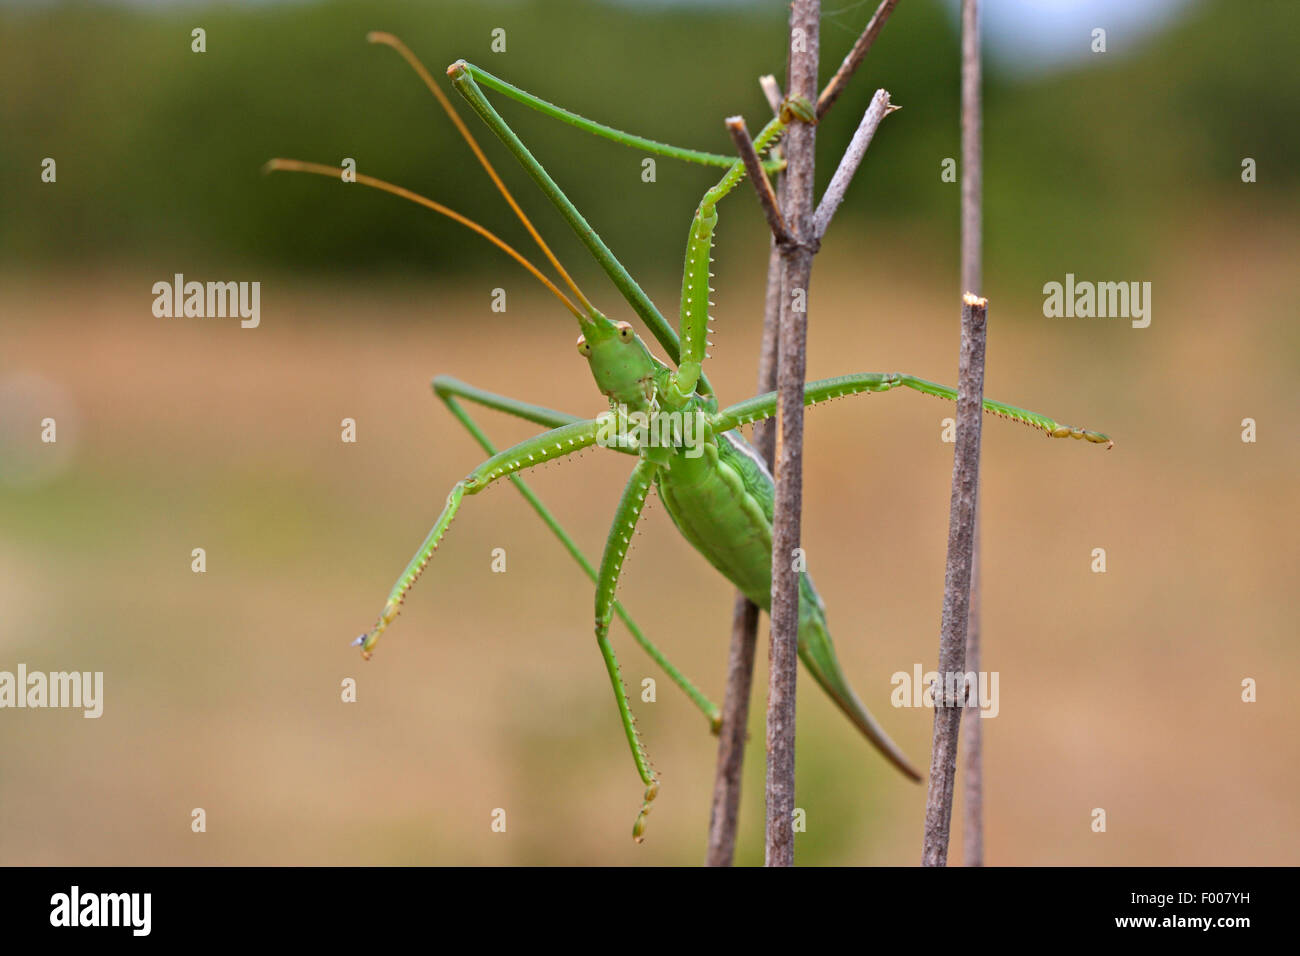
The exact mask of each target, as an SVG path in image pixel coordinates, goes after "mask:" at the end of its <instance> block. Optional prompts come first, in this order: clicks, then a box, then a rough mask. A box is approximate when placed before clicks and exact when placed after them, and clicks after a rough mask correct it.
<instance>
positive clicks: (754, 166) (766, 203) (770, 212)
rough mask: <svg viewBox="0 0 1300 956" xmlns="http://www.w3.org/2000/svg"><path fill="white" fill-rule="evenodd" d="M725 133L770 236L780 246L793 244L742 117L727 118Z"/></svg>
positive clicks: (792, 238)
mask: <svg viewBox="0 0 1300 956" xmlns="http://www.w3.org/2000/svg"><path fill="white" fill-rule="evenodd" d="M727 132H728V133H730V134H731V139H732V142H734V143H735V144H736V151H737V152H738V153H739V154H740V159H741V162H743V163H744V164H745V172H747V173H749V181H750V182H751V183H753V184H754V191H755V192H756V193H758V203H759V205H760V206H762V207H763V215H764V216H766V217H767V224H768V226H769V227H770V228H771V230H772V235H773V236H775V237H776V241H777V242H778V243H779V244H781V245H787V244H789V243H791V242H793V241H794V236H792V235H791V234H790V229H789V228H788V227H787V226H786V224H785V218H784V217H783V216H782V215H781V210H780V209H778V208H777V206H776V194H775V193H774V192H772V184H771V183H770V182H768V179H767V174H766V173H764V172H763V164H762V163H761V161H760V160H759V158H758V153H757V152H756V151H755V149H754V141H753V140H752V139H750V138H749V130H748V129H747V128H746V127H745V118H744V117H743V116H730V117H728V118H727Z"/></svg>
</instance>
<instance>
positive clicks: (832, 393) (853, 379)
mask: <svg viewBox="0 0 1300 956" xmlns="http://www.w3.org/2000/svg"><path fill="white" fill-rule="evenodd" d="M899 386H903V387H905V388H910V389H914V390H915V391H918V392H923V393H925V394H926V395H934V396H935V397H937V398H946V399H947V400H948V401H950V402H955V401H956V400H957V392H956V391H955V390H954V389H951V388H949V387H948V386H947V385H939V384H937V383H935V382H930V381H926V380H925V379H923V378H917V377H916V376H914V375H904V374H902V373H900V372H862V373H859V374H857V375H838V376H836V377H835V378H823V379H820V380H818V381H816V382H808V383H806V384H805V385H804V393H803V403H804V404H805V405H816V404H817V403H818V402H825V401H830V400H831V399H832V398H843V397H844V396H846V395H861V394H864V393H870V392H887V391H889V390H890V389H893V388H898V387H899ZM984 411H985V413H987V414H989V415H997V416H998V417H1000V418H1009V419H1011V420H1012V421H1016V422H1020V423H1021V424H1022V425H1028V426H1029V427H1031V428H1037V429H1039V430H1041V431H1042V432H1043V433H1044V434H1046V435H1047V436H1048V437H1049V438H1078V439H1081V440H1084V441H1090V442H1096V443H1097V444H1105V446H1106V447H1107V448H1111V447H1113V446H1114V444H1115V442H1114V441H1113V440H1112V439H1111V438H1110V436H1108V435H1103V434H1102V433H1101V432H1094V431H1089V430H1088V429H1086V428H1076V427H1074V426H1072V425H1062V424H1061V423H1060V422H1058V421H1056V420H1055V419H1052V418H1048V417H1047V416H1046V415H1040V414H1038V412H1031V411H1028V410H1026V409H1023V408H1017V407H1016V406H1014V405H1007V404H1004V403H1003V402H995V401H993V400H992V399H987V398H986V399H985V400H984ZM775 414H776V392H767V393H766V394H763V395H756V396H755V397H754V398H747V399H745V400H744V401H743V402H737V403H736V404H735V405H732V406H731V407H730V408H724V409H723V410H722V411H720V412H718V413H717V414H716V415H714V416H713V418H712V420H711V422H710V424H711V425H712V426H713V430H714V431H715V432H724V431H728V430H729V429H732V428H737V427H739V426H740V425H748V424H749V423H750V422H756V421H761V420H762V419H764V418H771V417H772V416H773V415H775Z"/></svg>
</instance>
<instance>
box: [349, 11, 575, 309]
mask: <svg viewBox="0 0 1300 956" xmlns="http://www.w3.org/2000/svg"><path fill="white" fill-rule="evenodd" d="M366 39H367V40H368V41H370V42H371V43H383V44H385V45H386V46H391V47H392V48H393V49H394V50H396V51H397V52H398V53H400V54H401V55H402V59H404V60H406V62H407V63H409V64H410V65H411V69H413V70H415V72H416V73H417V74H418V75H419V77H420V79H421V80H423V81H424V85H425V86H427V87H428V88H429V92H430V93H432V94H433V95H434V96H435V97H437V99H438V103H439V104H441V106H442V108H443V111H444V112H445V113H446V114H447V116H448V117H450V118H451V121H452V122H453V123H455V124H456V129H457V131H458V132H459V133H460V135H461V137H462V138H463V139H464V140H465V142H466V143H468V144H469V148H470V149H471V150H473V152H474V155H475V156H476V157H477V158H478V161H479V163H480V164H481V165H482V167H483V168H484V169H485V170H487V174H488V176H489V177H490V178H491V180H492V184H493V185H494V186H496V188H497V191H498V192H500V193H501V195H502V196H504V197H505V200H506V202H507V203H509V204H510V208H511V209H513V210H514V213H515V215H516V216H518V217H519V221H520V222H522V223H523V224H524V228H525V229H527V230H528V234H529V235H530V236H532V237H533V241H534V242H536V243H537V245H538V247H539V248H540V249H541V250H542V254H543V255H545V256H546V258H547V259H549V260H550V263H551V265H553V266H555V271H556V272H558V273H559V274H560V277H561V278H562V279H564V282H565V284H566V285H567V286H568V287H569V288H570V289H572V290H573V294H574V296H575V297H576V298H577V300H578V301H579V302H580V303H581V304H582V307H583V308H585V309H586V310H587V311H588V312H594V311H595V309H594V308H593V307H592V305H591V302H590V301H589V300H588V299H587V297H586V296H585V295H583V294H582V290H581V289H579V288H578V284H577V283H576V282H574V281H573V278H572V277H571V276H570V275H569V273H568V271H567V270H566V269H565V268H564V266H562V265H560V260H559V259H558V258H556V256H555V253H554V252H552V251H551V247H550V246H548V245H547V244H546V240H544V239H543V238H542V236H541V233H539V232H538V231H537V229H536V228H535V227H534V226H533V223H532V221H531V220H530V219H529V218H528V216H527V215H526V214H525V213H524V211H523V209H521V208H520V206H519V203H517V202H515V197H514V196H512V195H511V194H510V190H509V189H507V188H506V184H505V183H503V182H502V181H501V177H500V176H498V175H497V171H496V170H495V169H494V168H493V166H492V163H491V161H489V160H488V158H487V156H485V155H484V153H483V150H482V149H481V148H479V145H478V140H476V139H475V138H474V134H473V133H471V132H470V131H469V127H467V126H466V125H465V121H464V120H462V119H461V118H460V114H459V113H457V112H456V108H455V107H454V106H452V105H451V101H450V100H448V99H447V94H445V93H444V92H443V91H442V90H441V89H439V88H438V84H437V83H435V82H434V81H433V77H432V76H430V75H429V71H428V70H426V69H425V68H424V64H423V63H421V62H420V61H419V59H418V58H417V57H416V56H415V54H414V53H412V52H411V51H410V50H409V49H408V48H407V46H406V44H405V43H403V42H402V41H401V40H399V39H398V38H397V37H395V36H393V35H392V34H391V33H384V32H382V31H378V30H376V31H373V32H371V33H367V34H366Z"/></svg>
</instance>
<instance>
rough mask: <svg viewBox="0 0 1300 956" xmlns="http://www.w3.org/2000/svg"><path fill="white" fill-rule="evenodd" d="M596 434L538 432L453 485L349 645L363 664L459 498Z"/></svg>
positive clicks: (591, 429) (592, 426)
mask: <svg viewBox="0 0 1300 956" xmlns="http://www.w3.org/2000/svg"><path fill="white" fill-rule="evenodd" d="M598 431H599V423H598V422H597V420H596V419H588V420H586V421H578V422H573V423H572V424H569V425H562V426H560V427H559V428H552V429H551V430H550V431H548V432H542V434H540V435H535V436H533V437H532V438H529V439H526V440H524V441H522V442H520V443H519V444H518V445H515V446H514V447H512V448H507V449H506V450H505V451H503V452H498V453H497V454H495V455H493V456H492V457H491V458H489V459H488V460H487V461H485V462H483V464H481V465H479V466H478V467H477V468H475V469H474V470H473V471H471V472H470V473H469V474H468V475H466V476H465V477H464V478H463V479H461V480H460V481H458V482H456V484H455V486H454V487H453V488H452V489H451V493H450V494H449V495H447V504H446V505H445V506H444V507H443V509H442V514H440V515H439V516H438V520H437V521H436V522H434V525H433V529H432V530H431V531H430V532H429V534H428V536H427V537H425V539H424V543H423V544H421V545H420V550H418V551H416V552H415V556H414V557H413V558H411V561H410V563H409V564H407V566H406V570H405V571H403V572H402V575H401V577H399V578H398V579H397V583H396V584H394V585H393V590H392V591H391V592H390V593H389V595H388V601H387V602H386V603H385V604H384V609H383V610H382V611H381V612H380V613H379V620H378V621H376V622H375V626H374V627H372V628H371V629H370V630H369V631H368V632H367V633H365V634H362V635H361V636H360V637H358V638H357V639H356V640H355V641H354V642H353V643H354V644H358V645H360V647H361V656H362V657H364V658H366V659H367V660H369V659H370V655H371V654H372V653H374V649H375V644H377V643H378V642H379V638H380V636H381V635H382V634H383V633H384V631H385V630H386V629H387V628H388V625H389V624H391V623H392V622H393V618H395V617H397V614H398V612H399V611H401V609H402V602H403V601H405V600H406V592H407V591H409V590H411V586H412V585H414V584H415V582H416V580H417V579H418V578H419V577H420V574H421V573H422V572H423V571H424V566H425V565H426V564H428V563H429V559H430V558H432V557H433V552H435V551H437V550H438V542H439V541H441V540H442V536H443V535H444V534H446V532H447V529H448V528H449V527H451V523H452V521H453V520H454V519H455V517H456V512H457V511H459V510H460V502H461V499H462V498H464V497H465V496H466V495H476V494H478V493H479V492H480V491H482V490H483V489H484V488H486V487H487V486H488V485H490V484H492V482H494V481H496V480H497V479H499V478H504V477H506V476H507V475H513V474H514V473H515V472H517V471H523V470H524V469H527V468H532V467H533V466H534V465H540V464H542V463H543V462H547V461H553V460H554V459H556V458H563V457H564V456H566V455H571V454H573V453H574V452H577V451H581V450H582V449H584V448H587V447H590V446H591V445H594V444H595V443H596V436H597V433H598Z"/></svg>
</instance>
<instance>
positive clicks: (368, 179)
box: [262, 159, 585, 321]
mask: <svg viewBox="0 0 1300 956" xmlns="http://www.w3.org/2000/svg"><path fill="white" fill-rule="evenodd" d="M277 170H282V171H285V172H291V173H314V174H315V175H317V176H327V177H329V178H331V179H338V180H340V181H342V176H343V172H344V170H343V169H342V167H339V166H326V165H324V164H323V163H307V162H303V161H302V160H300V159H273V160H271V161H270V162H268V163H267V164H266V165H265V166H263V167H262V171H263V172H267V173H271V172H275V171H277ZM354 175H355V176H356V181H357V182H359V183H360V184H361V185H363V186H369V187H370V188H372V189H379V190H382V191H384V192H386V193H392V194H393V195H394V196H400V197H401V198H402V199H407V200H410V201H411V202H413V203H416V204H418V205H420V206H424V207H425V208H426V209H432V210H433V211H434V212H436V213H438V214H439V215H443V216H446V217H447V218H448V219H451V220H453V221H455V222H458V223H460V224H461V225H462V226H464V227H465V228H466V229H472V230H473V231H474V232H477V233H478V234H479V235H480V236H482V237H483V238H484V239H486V240H487V241H488V242H490V243H492V244H493V245H494V246H496V247H497V248H498V249H500V250H501V251H502V252H504V253H505V254H506V255H508V256H510V257H511V258H512V259H514V260H515V261H516V262H518V263H519V264H520V265H521V266H523V267H524V268H525V269H527V270H528V271H529V272H531V273H532V274H533V276H534V278H536V279H537V281H538V282H540V283H541V284H542V285H544V286H546V288H548V289H550V290H551V292H552V293H554V295H555V297H556V298H557V299H559V300H560V301H561V302H563V303H564V307H565V308H566V309H568V310H569V311H570V312H572V313H573V314H574V316H575V317H576V318H577V319H578V320H579V321H581V320H582V319H584V318H585V316H584V315H583V314H582V313H581V312H580V311H579V310H578V307H577V306H576V305H574V304H573V302H572V301H571V300H570V299H569V297H568V296H567V295H565V294H564V293H563V292H561V291H560V289H559V288H558V287H557V286H556V285H555V283H554V282H552V281H551V280H550V279H548V278H547V277H546V275H545V274H544V273H543V272H542V270H540V269H538V268H537V266H535V265H533V264H532V263H531V262H529V261H528V260H527V259H525V258H524V257H523V255H522V254H521V253H520V252H519V251H518V250H516V249H515V247H514V246H512V245H510V244H509V243H507V242H506V241H505V240H503V239H501V238H500V237H499V236H497V235H496V234H495V233H492V232H490V231H488V230H487V229H485V228H483V227H482V226H480V225H479V224H478V223H476V222H475V221H474V220H473V219H469V218H467V217H465V216H462V215H461V214H460V213H458V212H456V210H454V209H448V208H447V207H446V206H444V205H442V203H438V202H434V201H433V200H432V199H429V198H428V197H427V196H421V195H420V194H419V193H414V192H411V190H409V189H405V188H403V187H401V186H395V185H393V184H392V183H390V182H386V181H385V180H382V179H376V178H375V177H374V176H367V175H365V174H364V173H355V174H354Z"/></svg>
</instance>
